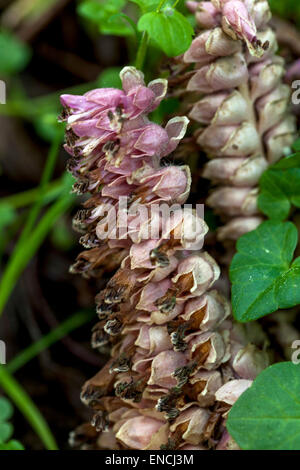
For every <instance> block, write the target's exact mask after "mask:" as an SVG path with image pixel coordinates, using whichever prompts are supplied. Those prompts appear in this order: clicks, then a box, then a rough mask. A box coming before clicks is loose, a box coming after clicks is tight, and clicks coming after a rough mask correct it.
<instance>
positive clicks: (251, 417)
mask: <svg viewBox="0 0 300 470" xmlns="http://www.w3.org/2000/svg"><path fill="white" fill-rule="evenodd" d="M299 390H300V365H295V364H292V363H291V362H285V363H281V364H275V365H273V366H271V367H268V368H267V369H266V370H264V371H263V372H262V373H261V374H260V375H259V376H258V377H257V378H256V379H255V381H254V383H253V384H252V386H251V387H250V388H248V389H247V390H246V391H245V392H244V393H243V394H242V395H241V397H240V398H239V399H238V401H237V402H236V403H235V404H234V405H233V407H232V409H231V410H230V412H229V416H228V420H227V425H226V426H227V429H228V432H229V433H230V435H231V436H232V437H233V439H234V440H235V441H236V442H237V443H238V445H239V446H240V447H241V449H243V450H300V398H299Z"/></svg>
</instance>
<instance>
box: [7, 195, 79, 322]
mask: <svg viewBox="0 0 300 470" xmlns="http://www.w3.org/2000/svg"><path fill="white" fill-rule="evenodd" d="M72 201H73V196H71V195H68V196H65V197H63V198H61V199H59V200H58V201H56V203H54V204H53V205H52V206H51V207H50V209H48V211H47V212H46V214H45V215H44V216H43V218H42V219H41V221H40V222H39V224H38V226H37V227H36V229H35V230H34V231H33V232H32V233H31V234H30V237H28V239H26V240H24V243H22V244H20V245H18V248H17V249H15V250H14V253H13V255H12V257H11V258H10V261H9V263H8V265H7V267H6V269H5V271H4V274H3V277H2V280H1V283H0V316H1V315H2V313H3V309H4V307H5V305H6V302H7V300H8V298H9V296H10V294H11V292H12V290H13V288H14V286H15V284H16V282H17V280H18V278H19V276H20V275H21V273H22V272H23V270H24V269H25V267H26V266H27V264H28V262H29V261H30V259H31V258H32V257H33V256H34V254H35V253H36V251H37V250H38V248H39V247H40V245H41V244H42V242H43V241H44V239H45V237H46V235H47V233H48V232H49V230H50V229H51V227H52V226H53V225H54V223H55V222H56V220H57V219H58V218H59V217H60V216H61V215H62V214H63V213H64V212H66V211H67V210H68V208H69V207H70V206H71V204H72Z"/></svg>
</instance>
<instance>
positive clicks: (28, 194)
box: [0, 179, 63, 209]
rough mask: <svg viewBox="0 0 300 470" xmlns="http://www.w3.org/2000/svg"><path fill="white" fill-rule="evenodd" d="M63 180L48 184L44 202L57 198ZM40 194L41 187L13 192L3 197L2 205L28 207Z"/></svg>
mask: <svg viewBox="0 0 300 470" xmlns="http://www.w3.org/2000/svg"><path fill="white" fill-rule="evenodd" d="M62 187H63V182H62V180H61V179H58V180H56V181H52V182H51V183H48V184H47V188H46V192H45V194H44V196H43V204H45V203H49V202H52V201H53V199H56V197H57V196H59V194H60V193H61V191H62ZM38 196H39V188H38V187H37V188H33V189H29V190H28V191H23V192H21V193H17V194H13V195H12V196H7V197H3V198H1V202H0V206H2V205H9V206H11V207H13V208H14V209H19V208H21V207H26V206H29V205H30V204H32V203H33V202H35V201H36V199H37V198H38Z"/></svg>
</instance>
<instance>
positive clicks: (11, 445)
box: [0, 439, 24, 450]
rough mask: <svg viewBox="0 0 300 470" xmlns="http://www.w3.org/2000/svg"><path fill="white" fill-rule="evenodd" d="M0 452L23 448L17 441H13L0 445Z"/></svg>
mask: <svg viewBox="0 0 300 470" xmlns="http://www.w3.org/2000/svg"><path fill="white" fill-rule="evenodd" d="M0 450H24V447H23V446H22V444H21V443H20V442H19V441H15V440H14V439H13V440H11V441H9V442H6V444H0Z"/></svg>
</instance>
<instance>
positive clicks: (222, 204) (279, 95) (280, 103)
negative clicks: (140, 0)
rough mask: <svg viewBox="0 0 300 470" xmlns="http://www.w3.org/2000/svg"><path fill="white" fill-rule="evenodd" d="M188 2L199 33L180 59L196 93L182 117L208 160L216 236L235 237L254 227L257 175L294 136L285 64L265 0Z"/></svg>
mask: <svg viewBox="0 0 300 470" xmlns="http://www.w3.org/2000/svg"><path fill="white" fill-rule="evenodd" d="M187 5H188V7H189V9H190V10H191V11H192V12H193V13H195V16H196V20H197V23H198V25H199V26H200V28H201V31H200V33H199V35H198V36H197V37H196V38H195V39H194V40H193V42H192V44H191V46H190V48H189V50H188V51H187V52H186V53H185V54H184V56H183V61H184V62H185V63H186V64H194V71H195V73H193V75H192V77H191V78H190V79H189V82H188V85H187V91H189V92H193V93H196V96H198V100H197V102H196V103H195V104H194V106H193V108H192V110H191V112H190V114H189V117H190V118H191V119H193V120H194V121H196V122H198V123H199V124H200V127H199V129H198V130H197V133H196V139H197V143H198V145H199V146H200V148H201V149H203V150H204V151H205V152H206V153H207V155H208V157H209V161H208V163H207V164H206V165H205V168H204V172H203V176H204V177H205V178H208V179H210V180H211V181H212V182H213V183H214V184H216V185H217V187H216V189H214V190H213V192H212V193H211V195H210V196H209V198H208V200H207V203H208V205H210V206H211V207H213V208H214V209H215V210H216V211H217V212H218V213H219V214H221V215H222V216H223V217H224V221H225V225H224V226H223V227H221V228H220V230H219V238H220V239H221V240H225V239H233V240H236V239H238V238H239V237H240V236H241V235H243V234H244V233H246V232H248V231H251V230H253V229H255V228H256V227H257V226H258V225H259V224H260V223H261V221H262V217H261V216H260V214H259V211H258V207H257V195H258V188H257V184H258V181H259V178H260V176H261V174H262V173H263V171H264V170H265V169H266V168H267V166H268V165H270V164H272V163H275V162H277V161H278V160H279V159H280V158H282V157H283V156H284V155H287V154H289V153H290V151H291V149H290V147H291V144H292V143H293V141H294V139H295V135H296V121H295V118H294V117H293V116H292V115H291V114H290V112H289V101H290V90H289V87H288V86H287V85H285V84H283V76H284V73H285V68H284V61H283V59H282V58H281V57H279V56H277V55H276V51H277V42H276V34H275V32H274V31H273V30H272V29H271V28H270V26H269V25H268V23H269V20H270V18H271V13H270V10H269V5H268V1H267V0H259V1H257V0H211V1H204V2H195V1H189V2H187Z"/></svg>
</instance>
